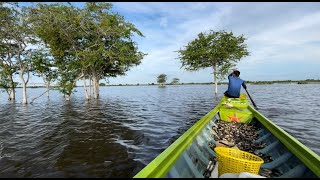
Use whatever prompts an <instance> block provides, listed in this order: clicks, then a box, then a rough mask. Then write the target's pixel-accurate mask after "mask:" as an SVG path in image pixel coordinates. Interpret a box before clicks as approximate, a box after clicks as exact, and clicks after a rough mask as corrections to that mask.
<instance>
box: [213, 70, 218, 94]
mask: <svg viewBox="0 0 320 180" xmlns="http://www.w3.org/2000/svg"><path fill="white" fill-rule="evenodd" d="M216 70H217V66H216V64H214V65H213V79H214V87H215V89H214V95H215V97H217V95H218V82H217V71H216Z"/></svg>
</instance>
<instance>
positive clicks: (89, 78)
mask: <svg viewBox="0 0 320 180" xmlns="http://www.w3.org/2000/svg"><path fill="white" fill-rule="evenodd" d="M91 81H92V80H91V75H90V76H89V98H91Z"/></svg>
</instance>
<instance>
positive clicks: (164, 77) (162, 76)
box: [157, 74, 167, 84]
mask: <svg viewBox="0 0 320 180" xmlns="http://www.w3.org/2000/svg"><path fill="white" fill-rule="evenodd" d="M166 81H167V75H166V74H160V75H159V76H158V77H157V82H158V83H159V84H164V83H166Z"/></svg>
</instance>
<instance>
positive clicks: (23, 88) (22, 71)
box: [20, 67, 30, 104]
mask: <svg viewBox="0 0 320 180" xmlns="http://www.w3.org/2000/svg"><path fill="white" fill-rule="evenodd" d="M24 71H25V69H24V68H23V67H21V70H20V79H21V81H22V98H23V101H22V102H23V104H27V103H28V101H27V84H28V81H29V77H30V76H29V71H28V73H27V74H28V77H27V80H24V78H23V74H24Z"/></svg>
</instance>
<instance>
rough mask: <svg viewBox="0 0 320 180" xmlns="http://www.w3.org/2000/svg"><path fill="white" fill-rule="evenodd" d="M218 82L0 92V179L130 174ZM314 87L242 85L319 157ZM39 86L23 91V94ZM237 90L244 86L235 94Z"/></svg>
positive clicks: (186, 124) (319, 118)
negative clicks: (95, 96) (92, 93)
mask: <svg viewBox="0 0 320 180" xmlns="http://www.w3.org/2000/svg"><path fill="white" fill-rule="evenodd" d="M226 88H227V86H226V85H220V86H219V87H218V91H219V94H218V100H215V98H214V94H213V91H214V87H213V86H212V85H184V86H167V87H165V88H159V87H157V86H113V87H101V89H100V90H101V94H100V99H99V100H91V102H88V103H86V101H85V97H84V92H83V88H81V87H79V88H77V92H75V93H74V94H73V95H72V97H71V98H72V99H71V101H70V102H66V101H65V100H64V98H63V96H62V95H61V94H60V93H59V92H58V91H51V92H50V98H49V99H48V98H47V97H46V96H42V97H40V98H38V99H36V100H35V101H34V103H33V104H28V105H26V106H25V105H23V104H22V103H21V102H22V97H21V96H22V92H21V89H17V97H16V98H17V102H16V103H14V104H12V103H9V102H8V100H7V95H6V94H4V93H0V117H1V118H0V127H1V128H0V177H36V178H37V177H72V178H73V177H74V178H77V177H79V178H86V177H105V178H108V177H133V176H134V175H135V174H136V173H137V172H139V171H140V170H141V169H142V168H143V167H145V166H146V165H147V164H148V163H149V162H150V161H151V160H153V159H154V158H155V157H156V156H157V155H159V154H160V153H161V152H162V151H163V150H164V149H166V148H167V147H168V146H169V145H170V144H171V143H172V142H173V141H175V140H176V139H177V138H178V137H179V136H180V135H182V134H183V133H184V132H185V131H186V130H187V129H188V128H190V127H191V126H192V125H193V124H194V123H195V122H196V121H198V120H199V119H200V118H201V117H202V116H204V115H205V114H207V113H208V112H209V111H210V110H211V109H212V108H214V107H215V105H217V104H218V102H219V100H220V98H221V97H222V95H223V92H224V91H225V90H226ZM319 89H320V84H303V85H298V84H273V85H250V84H248V91H249V93H250V95H251V96H252V98H253V99H254V101H255V103H256V105H257V106H258V107H259V111H260V112H261V113H262V114H263V115H264V116H266V117H267V118H269V119H270V120H272V121H273V122H274V123H276V124H277V125H279V126H280V127H282V128H283V129H284V130H285V131H287V132H288V133H289V134H291V135H292V136H293V137H295V138H296V139H298V140H299V141H300V142H302V143H303V144H305V145H306V146H307V147H309V148H310V149H312V150H313V151H314V152H316V153H317V154H320V145H319V144H320V140H319V137H320V130H319V127H320V96H319V95H317V94H319V92H318V90H319ZM44 91H45V89H43V88H33V89H28V99H29V101H30V100H31V98H33V97H36V96H38V95H40V94H42V93H43V92H44ZM243 93H245V91H243Z"/></svg>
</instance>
